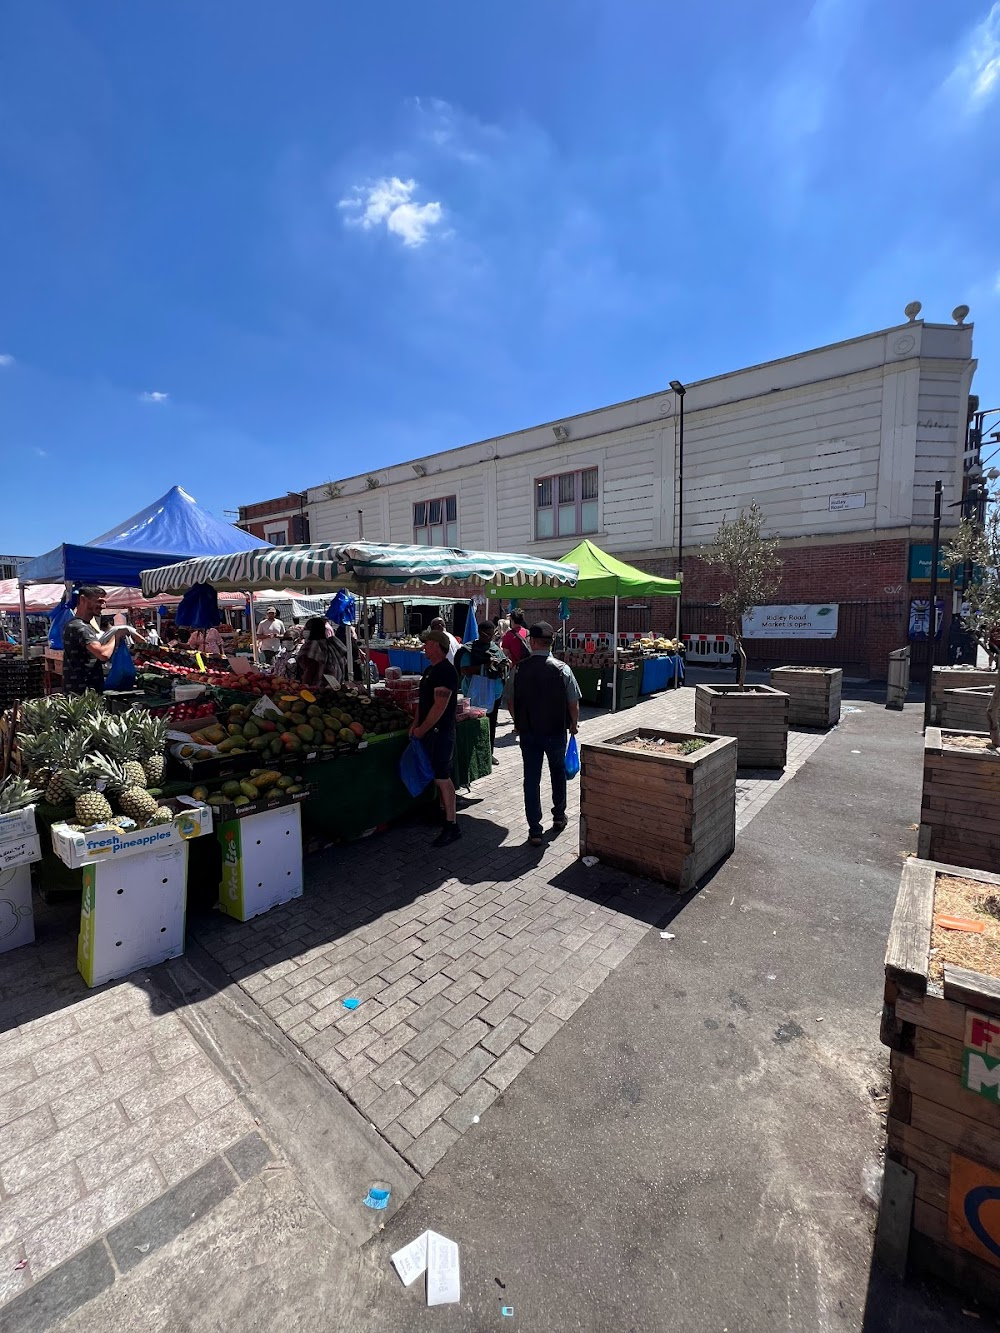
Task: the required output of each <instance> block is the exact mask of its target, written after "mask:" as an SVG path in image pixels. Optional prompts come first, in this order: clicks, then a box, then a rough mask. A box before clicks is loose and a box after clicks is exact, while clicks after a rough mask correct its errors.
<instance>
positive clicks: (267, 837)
mask: <svg viewBox="0 0 1000 1333" xmlns="http://www.w3.org/2000/svg"><path fill="white" fill-rule="evenodd" d="M240 813H242V811H241V812H240ZM218 834H219V841H220V843H221V844H222V883H221V884H220V885H219V909H220V911H222V912H225V913H226V915H227V916H232V917H235V918H236V920H237V921H249V920H250V919H251V917H255V916H259V915H260V914H261V913H262V912H267V911H270V909H271V908H272V907H277V905H278V904H279V903H287V902H289V901H290V900H291V899H292V898H301V897H302V881H303V875H302V811H301V809H300V808H299V806H298V804H296V803H295V802H290V803H288V804H286V805H281V806H279V807H278V808H277V809H273V810H264V811H261V812H260V813H258V814H255V815H253V816H251V817H250V818H249V819H233V820H229V821H227V822H226V823H222V824H220V825H219V829H218Z"/></svg>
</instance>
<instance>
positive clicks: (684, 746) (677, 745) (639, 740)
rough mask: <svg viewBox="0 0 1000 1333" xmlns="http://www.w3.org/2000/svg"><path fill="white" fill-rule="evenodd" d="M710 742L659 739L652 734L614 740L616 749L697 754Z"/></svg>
mask: <svg viewBox="0 0 1000 1333" xmlns="http://www.w3.org/2000/svg"><path fill="white" fill-rule="evenodd" d="M709 743H710V742H708V741H699V740H696V739H694V738H692V739H691V740H689V741H659V740H656V739H654V738H653V737H652V736H630V737H629V738H628V740H627V741H616V742H615V749H616V750H645V751H647V753H649V754H681V755H684V754H697V752H698V751H699V750H704V748H705V746H706V745H708V744H709Z"/></svg>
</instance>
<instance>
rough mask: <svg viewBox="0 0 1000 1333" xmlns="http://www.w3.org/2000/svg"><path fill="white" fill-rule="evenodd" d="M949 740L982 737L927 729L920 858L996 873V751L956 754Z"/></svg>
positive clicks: (999, 822) (999, 765)
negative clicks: (955, 737)
mask: <svg viewBox="0 0 1000 1333" xmlns="http://www.w3.org/2000/svg"><path fill="white" fill-rule="evenodd" d="M954 735H964V736H969V735H983V733H982V732H970V731H969V730H968V729H966V728H962V729H960V730H959V731H957V732H956V731H954V730H951V729H943V728H941V727H928V728H927V731H926V733H925V734H924V784H923V793H922V796H921V800H920V836H919V839H918V843H917V846H918V848H919V851H920V855H921V856H925V857H928V858H929V859H930V860H932V861H946V862H947V863H948V864H949V865H965V866H975V867H976V868H977V869H979V870H991V871H995V870H1000V751H995V750H965V749H959V748H958V747H956V746H951V745H949V744H948V740H949V738H950V737H951V736H954ZM987 738H988V737H987V736H984V739H987Z"/></svg>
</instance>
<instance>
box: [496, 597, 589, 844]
mask: <svg viewBox="0 0 1000 1333" xmlns="http://www.w3.org/2000/svg"><path fill="white" fill-rule="evenodd" d="M554 634H555V631H554V630H553V628H552V626H551V625H550V624H549V623H548V621H546V620H540V621H539V622H538V624H536V625H532V626H531V628H530V629H529V630H528V641H529V643H530V645H531V656H530V657H527V658H525V660H524V661H523V662H521V663H520V665H519V666H518V668H517V671H516V673H515V675H514V685H513V690H512V695H511V703H512V705H513V707H512V709H511V711H512V713H513V715H514V729H515V731H516V732H517V734H518V738H519V740H520V742H521V757H522V759H523V760H524V813H525V815H526V816H527V820H528V841H529V842H530V843H531V845H532V847H540V846H541V845H542V792H541V785H542V761H543V759H547V760H548V761H549V777H550V778H551V780H552V831H553V833H560V832H561V831H562V830H563V829H564V828H565V827H566V744H567V739H566V733H567V731H568V732H569V733H570V734H571V735H573V736H575V735H576V732H577V727H578V726H579V722H580V687H579V685H578V684H577V683H576V677H575V676H574V675H573V673H572V671H570V669H569V667H568V666H567V665H566V663H565V662H560V661H558V659H557V658H555V657H553V656H552V639H553V636H554Z"/></svg>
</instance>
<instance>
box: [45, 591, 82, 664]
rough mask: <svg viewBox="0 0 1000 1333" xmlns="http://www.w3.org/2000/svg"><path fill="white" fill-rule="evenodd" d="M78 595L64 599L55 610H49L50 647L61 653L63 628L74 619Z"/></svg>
mask: <svg viewBox="0 0 1000 1333" xmlns="http://www.w3.org/2000/svg"><path fill="white" fill-rule="evenodd" d="M75 603H76V597H75V595H74V597H73V598H72V599H71V600H70V601H68V602H67V601H62V602H60V603H59V605H58V606H57V607H56V609H55V610H54V611H50V612H49V622H50V623H49V647H50V648H53V649H55V651H56V652H59V653H61V652H62V650H63V630H64V629H65V628H66V626H67V625H68V624H69V622H70V621H71V620H72V619H73V615H74V610H73V608H74V605H75Z"/></svg>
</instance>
